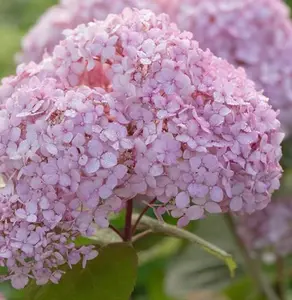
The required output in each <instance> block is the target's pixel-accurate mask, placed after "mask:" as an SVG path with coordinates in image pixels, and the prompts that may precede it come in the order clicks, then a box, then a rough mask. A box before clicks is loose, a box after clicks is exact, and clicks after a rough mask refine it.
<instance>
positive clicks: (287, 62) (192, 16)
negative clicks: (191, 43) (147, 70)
mask: <svg viewBox="0 0 292 300" xmlns="http://www.w3.org/2000/svg"><path fill="white" fill-rule="evenodd" d="M158 2H160V3H161V4H162V6H163V8H164V11H166V12H168V13H169V14H170V15H171V18H172V20H173V21H174V22H176V23H177V24H178V26H179V28H181V29H182V30H188V31H190V32H192V33H193V35H194V39H195V40H197V41H198V42H199V43H200V46H201V47H202V48H203V49H207V48H209V49H210V50H211V51H212V52H213V53H214V54H215V55H217V56H219V57H222V58H225V59H227V60H228V62H230V63H232V64H233V65H235V66H241V67H244V69H245V70H246V72H247V74H248V76H249V77H250V78H251V79H252V80H254V82H255V83H256V84H257V88H259V89H263V90H264V94H265V95H266V96H267V97H268V98H269V99H270V101H271V104H272V106H273V108H275V109H280V110H281V112H280V116H279V118H280V121H281V123H282V125H283V127H284V128H285V130H286V131H287V133H290V131H291V129H292V122H291V117H290V116H291V113H292V63H291V52H292V22H291V20H290V10H289V8H288V6H287V5H286V4H285V3H284V1H282V0H256V1H254V0H181V1H178V0H170V1H166V0H158Z"/></svg>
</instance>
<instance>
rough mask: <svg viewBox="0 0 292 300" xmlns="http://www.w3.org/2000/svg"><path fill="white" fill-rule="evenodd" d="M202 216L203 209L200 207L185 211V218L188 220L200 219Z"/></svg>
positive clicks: (192, 207) (194, 206)
mask: <svg viewBox="0 0 292 300" xmlns="http://www.w3.org/2000/svg"><path fill="white" fill-rule="evenodd" d="M203 215H204V209H203V208H202V207H201V206H197V205H193V206H191V207H189V208H188V209H187V211H186V216H187V217H188V218H189V220H198V219H201V218H202V217H203Z"/></svg>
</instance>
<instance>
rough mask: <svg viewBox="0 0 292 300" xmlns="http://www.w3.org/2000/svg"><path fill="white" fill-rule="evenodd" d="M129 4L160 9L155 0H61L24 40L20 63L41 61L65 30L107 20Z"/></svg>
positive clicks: (51, 50) (155, 10)
mask: <svg viewBox="0 0 292 300" xmlns="http://www.w3.org/2000/svg"><path fill="white" fill-rule="evenodd" d="M125 7H136V8H139V9H142V8H148V9H151V10H152V11H154V12H158V11H159V10H158V5H156V4H155V1H154V0H112V1H104V0H60V3H59V4H58V5H54V6H53V7H51V8H49V9H48V10H47V11H46V12H45V13H44V14H43V15H42V16H41V17H40V19H39V20H38V22H37V24H36V25H35V26H34V27H33V28H32V29H31V30H30V31H29V33H28V34H27V35H26V36H25V37H24V38H23V40H22V51H23V52H22V53H20V55H17V60H18V62H26V63H28V62H30V61H34V62H37V63H38V62H40V61H41V60H42V58H43V55H44V54H52V52H53V50H54V47H55V46H56V45H57V44H58V43H59V42H60V40H62V39H63V38H64V35H63V34H62V32H63V30H65V29H73V28H75V27H76V26H77V25H79V24H83V23H88V22H92V21H94V20H104V19H105V18H106V17H107V15H108V14H109V13H113V14H116V13H120V12H122V10H123V9H124V8H125Z"/></svg>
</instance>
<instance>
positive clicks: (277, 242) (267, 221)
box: [237, 198, 292, 256]
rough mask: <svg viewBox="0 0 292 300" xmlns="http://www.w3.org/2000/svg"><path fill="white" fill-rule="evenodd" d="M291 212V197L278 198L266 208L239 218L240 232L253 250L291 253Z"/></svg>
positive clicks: (282, 254) (283, 254) (281, 253)
mask: <svg viewBox="0 0 292 300" xmlns="http://www.w3.org/2000/svg"><path fill="white" fill-rule="evenodd" d="M291 212H292V203H291V199H289V198H284V199H276V200H275V201H273V202H272V203H271V204H270V205H268V206H267V207H266V208H265V209H264V210H262V211H257V212H255V213H254V214H252V215H249V216H244V217H241V218H239V224H238V228H237V230H238V233H239V234H240V236H241V238H242V239H243V241H244V242H245V244H246V246H247V247H248V249H249V250H250V251H251V252H253V251H255V252H260V253H264V252H265V251H271V252H272V253H276V254H277V255H281V256H285V255H287V254H291V252H292V237H291V236H292V226H291V223H292V214H291Z"/></svg>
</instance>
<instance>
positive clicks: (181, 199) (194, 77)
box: [0, 9, 283, 288]
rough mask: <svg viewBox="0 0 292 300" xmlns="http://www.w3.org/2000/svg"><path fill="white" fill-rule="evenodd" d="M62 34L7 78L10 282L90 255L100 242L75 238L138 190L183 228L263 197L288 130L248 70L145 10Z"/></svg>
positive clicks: (4, 218) (5, 190)
mask: <svg viewBox="0 0 292 300" xmlns="http://www.w3.org/2000/svg"><path fill="white" fill-rule="evenodd" d="M65 35H66V38H65V40H63V41H61V43H60V44H59V45H58V46H56V47H55V49H54V51H53V55H52V57H47V58H46V59H45V60H43V61H42V62H41V63H40V64H38V65H37V64H35V63H30V64H29V65H21V66H20V67H19V68H18V70H17V74H16V76H12V77H9V78H6V79H5V80H3V85H2V86H1V87H0V103H1V110H0V154H1V155H0V159H1V165H0V174H1V177H0V178H1V189H0V204H1V222H0V236H1V239H0V263H1V264H2V265H4V266H7V267H8V269H9V272H10V274H9V277H8V278H10V279H11V280H12V284H13V286H14V287H17V288H22V287H24V286H25V285H26V284H27V282H28V278H29V277H30V278H35V279H36V281H37V284H44V283H46V282H47V281H48V280H51V281H53V282H57V281H58V280H59V278H60V277H61V275H62V272H61V271H60V265H62V264H64V263H65V262H67V263H68V264H69V266H71V265H73V264H75V263H77V262H79V261H80V260H81V259H82V260H83V264H84V265H85V263H86V261H87V260H88V259H92V258H94V257H95V256H96V255H97V252H96V251H95V250H94V249H93V248H92V247H90V246H89V247H82V248H76V247H75V246H74V243H73V242H72V241H73V240H74V238H75V237H77V236H79V235H83V236H90V235H91V234H92V233H93V231H94V228H95V226H96V225H98V226H99V227H107V226H108V225H109V222H108V215H109V213H111V212H117V211H119V210H120V209H122V208H123V207H124V205H125V203H126V201H127V200H129V199H132V198H135V197H139V198H140V197H141V196H145V197H151V198H156V199H157V202H158V203H159V204H158V207H156V208H155V209H156V212H157V214H163V213H166V212H169V213H171V214H172V216H174V217H176V218H178V219H179V221H178V225H179V226H184V225H186V224H187V223H188V222H189V221H191V220H196V219H200V218H202V217H204V216H205V215H206V214H208V213H221V212H226V211H232V212H236V213H252V212H254V211H256V210H261V209H263V208H264V207H266V205H267V204H268V203H269V202H270V199H271V194H272V192H273V191H274V190H275V189H277V188H278V187H279V178H280V176H281V167H280V165H279V159H280V157H281V147H280V143H281V141H282V139H283V133H281V131H280V129H279V128H280V123H279V121H278V120H277V118H276V117H277V113H276V112H275V111H274V110H273V109H272V108H271V106H270V105H269V104H268V99H267V98H266V97H264V96H263V95H262V94H261V93H259V92H257V91H256V89H255V87H254V84H253V82H252V81H250V80H248V79H247V77H246V74H245V72H244V70H243V69H235V68H234V67H233V66H231V65H230V64H229V63H227V62H226V61H225V60H222V59H220V58H217V57H216V56H214V55H213V54H212V53H211V52H210V51H208V50H207V51H203V50H201V49H200V48H199V46H198V43H197V42H196V41H194V40H192V35H191V34H190V33H188V32H183V33H181V32H180V31H179V30H178V29H177V27H176V26H175V25H174V24H172V23H170V21H169V18H168V16H167V15H164V14H162V15H159V16H155V14H154V13H152V12H151V11H149V10H141V11H139V10H136V9H135V10H131V9H125V10H124V11H123V13H122V14H121V15H109V16H108V17H107V19H106V20H105V21H96V22H92V23H89V24H88V25H80V26H78V27H77V28H76V29H74V30H67V31H66V32H65ZM137 201H138V200H137Z"/></svg>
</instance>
